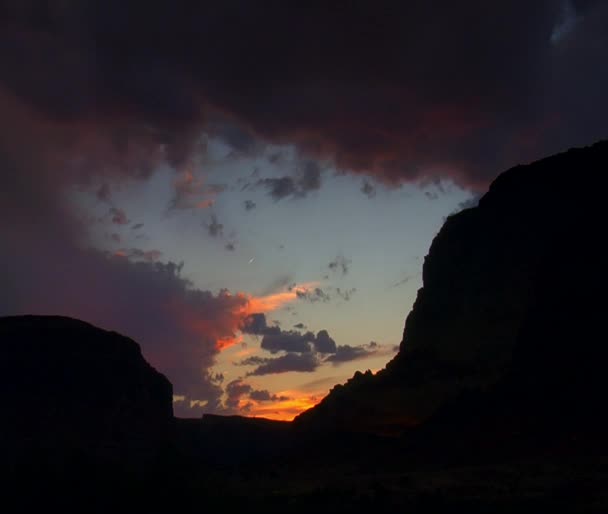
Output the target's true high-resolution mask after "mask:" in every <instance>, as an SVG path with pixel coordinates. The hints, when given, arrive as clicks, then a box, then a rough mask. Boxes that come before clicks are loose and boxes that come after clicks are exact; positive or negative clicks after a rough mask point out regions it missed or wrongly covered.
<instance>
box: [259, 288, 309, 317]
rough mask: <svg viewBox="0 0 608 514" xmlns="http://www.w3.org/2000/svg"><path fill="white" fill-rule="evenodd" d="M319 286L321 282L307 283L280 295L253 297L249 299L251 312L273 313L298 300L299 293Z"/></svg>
mask: <svg viewBox="0 0 608 514" xmlns="http://www.w3.org/2000/svg"><path fill="white" fill-rule="evenodd" d="M318 285H319V282H307V283H304V284H300V285H296V286H294V287H292V288H291V289H290V290H289V291H281V292H279V293H273V294H269V295H266V296H257V297H256V296H252V297H250V298H249V306H248V309H249V312H248V314H253V313H254V312H263V313H267V312H271V311H275V310H277V309H280V308H281V307H283V306H284V305H287V304H288V303H291V302H293V301H295V300H297V299H298V295H297V293H298V292H300V293H304V292H306V291H307V290H308V289H311V288H314V287H316V286H318Z"/></svg>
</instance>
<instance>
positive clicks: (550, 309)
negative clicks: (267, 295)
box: [295, 141, 608, 433]
mask: <svg viewBox="0 0 608 514" xmlns="http://www.w3.org/2000/svg"><path fill="white" fill-rule="evenodd" d="M607 169H608V142H606V141H604V142H599V143H596V144H595V145H593V146H591V147H588V148H580V149H572V150H570V151H568V152H565V153H562V154H559V155H555V156H552V157H549V158H546V159H543V160H540V161H537V162H534V163H532V164H530V165H526V166H516V167H514V168H512V169H510V170H508V171H506V172H504V173H503V174H501V175H500V176H499V177H498V178H497V179H496V180H495V181H494V182H493V183H492V185H491V187H490V188H489V191H488V192H487V193H486V194H485V195H484V196H483V197H482V198H481V199H480V201H479V204H478V206H476V207H473V208H469V209H466V210H463V211H461V212H459V213H457V214H453V215H451V216H449V217H448V218H447V219H446V221H445V224H444V225H443V227H442V228H441V230H440V231H439V233H438V234H437V236H436V237H435V239H434V240H433V242H432V244H431V247H430V250H429V253H428V255H427V257H426V258H425V261H424V266H423V287H422V288H421V289H420V290H419V291H418V295H417V298H416V301H415V303H414V306H413V308H412V311H411V312H410V314H409V315H408V317H407V320H406V325H405V330H404V334H403V340H402V342H401V345H400V351H399V353H398V354H397V355H396V357H395V358H394V359H393V360H392V361H391V362H389V363H388V365H387V366H386V368H385V369H384V370H382V371H380V372H379V373H377V374H376V375H372V374H371V373H367V374H362V373H357V374H355V376H354V377H353V378H352V379H351V380H349V381H348V382H347V383H346V384H345V385H342V386H336V387H335V388H334V389H333V390H332V391H331V392H330V394H329V395H328V396H327V397H326V398H324V399H323V401H322V402H321V403H320V404H318V405H317V406H316V407H314V408H312V409H311V410H309V411H307V412H304V413H303V414H301V415H300V416H298V418H296V420H295V424H296V425H298V426H300V427H302V428H306V429H311V430H312V429H314V430H327V429H331V430H355V431H357V430H360V431H369V432H377V433H382V432H391V433H400V432H403V431H404V430H406V429H407V428H408V427H412V426H416V425H419V424H420V423H422V422H424V421H425V420H427V419H429V417H431V416H432V415H433V414H434V413H435V412H436V411H437V409H438V408H439V407H440V406H441V405H443V404H445V403H446V402H451V401H453V400H455V398H456V397H459V395H460V394H461V393H463V392H464V391H479V390H486V389H487V388H490V387H492V386H494V385H496V384H498V383H500V384H501V387H502V388H503V389H504V390H508V391H513V394H515V393H514V391H519V396H520V397H521V400H522V402H523V403H525V402H526V401H527V402H529V403H530V402H531V404H532V405H534V408H532V407H530V408H531V409H532V410H534V409H538V412H546V413H548V412H549V411H551V412H552V413H553V414H552V415H554V414H557V413H558V412H559V413H560V416H566V417H568V418H570V419H572V418H578V417H580V416H583V415H584V414H585V413H587V414H589V413H591V412H597V409H598V407H599V404H600V397H601V394H602V392H603V391H606V390H608V389H607V388H606V386H607V385H608V384H607V383H606V381H605V378H604V377H605V373H604V372H603V371H602V370H603V366H604V363H605V362H606V357H607V356H608V354H607V353H606V347H605V345H604V344H602V343H601V342H600V339H599V338H598V334H601V333H602V328H601V325H600V320H601V319H602V316H601V313H600V311H599V310H600V305H602V303H601V302H602V300H601V299H602V298H603V295H604V294H605V271H604V264H603V262H604V260H605V258H604V253H603V251H602V250H601V249H600V248H601V239H602V236H601V234H602V233H604V232H605V222H604V220H605V214H604V212H603V211H604V207H603V204H604V201H603V195H604V189H603V184H604V183H605V180H604V175H605V173H606V170H607ZM541 398H542V400H541ZM523 403H522V405H523ZM522 408H523V407H522ZM455 409H456V410H457V408H456V407H455Z"/></svg>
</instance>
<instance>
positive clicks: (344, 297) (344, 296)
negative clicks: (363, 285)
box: [336, 287, 357, 302]
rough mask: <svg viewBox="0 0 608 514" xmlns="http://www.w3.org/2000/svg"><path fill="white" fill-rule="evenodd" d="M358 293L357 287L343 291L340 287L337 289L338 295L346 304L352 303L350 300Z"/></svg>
mask: <svg viewBox="0 0 608 514" xmlns="http://www.w3.org/2000/svg"><path fill="white" fill-rule="evenodd" d="M356 292H357V288H356V287H351V288H350V289H341V288H339V287H336V294H337V295H338V296H339V297H340V298H342V300H344V301H345V302H348V301H350V299H351V298H352V296H353V295H354V294H355V293H356Z"/></svg>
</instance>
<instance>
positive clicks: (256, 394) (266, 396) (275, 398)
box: [249, 389, 291, 402]
mask: <svg viewBox="0 0 608 514" xmlns="http://www.w3.org/2000/svg"><path fill="white" fill-rule="evenodd" d="M249 398H251V399H252V400H255V401H256V402H285V401H287V400H290V399H291V398H290V397H289V396H280V395H276V394H272V393H270V391H268V390H266V389H254V390H253V391H251V392H250V393H249Z"/></svg>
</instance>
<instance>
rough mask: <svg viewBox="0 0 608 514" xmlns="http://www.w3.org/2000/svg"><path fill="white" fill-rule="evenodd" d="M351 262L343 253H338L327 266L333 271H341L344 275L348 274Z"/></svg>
mask: <svg viewBox="0 0 608 514" xmlns="http://www.w3.org/2000/svg"><path fill="white" fill-rule="evenodd" d="M351 262H352V261H351V260H350V259H347V258H346V257H344V256H343V255H338V256H337V257H336V258H335V259H334V260H333V261H331V262H330V263H329V264H328V265H327V267H328V268H329V269H330V270H331V271H333V272H340V273H341V274H342V275H346V274H347V273H348V270H349V269H350V264H351Z"/></svg>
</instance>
